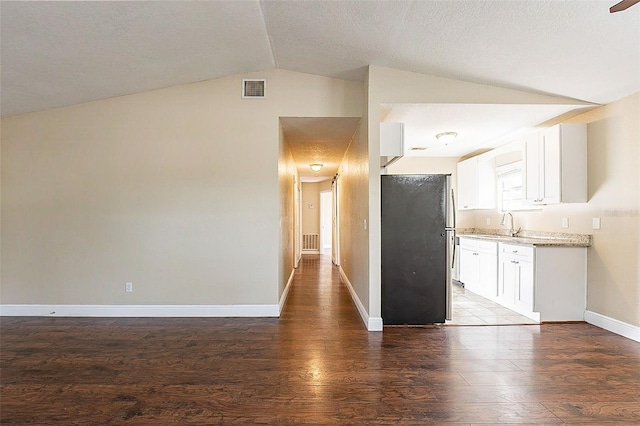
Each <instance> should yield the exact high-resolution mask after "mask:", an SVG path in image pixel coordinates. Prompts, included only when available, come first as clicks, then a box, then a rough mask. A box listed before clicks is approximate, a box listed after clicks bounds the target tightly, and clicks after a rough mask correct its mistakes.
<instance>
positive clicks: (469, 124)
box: [381, 104, 590, 157]
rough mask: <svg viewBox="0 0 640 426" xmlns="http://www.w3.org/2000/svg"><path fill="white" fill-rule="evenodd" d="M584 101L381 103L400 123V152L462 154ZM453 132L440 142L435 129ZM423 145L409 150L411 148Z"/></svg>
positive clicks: (526, 130)
mask: <svg viewBox="0 0 640 426" xmlns="http://www.w3.org/2000/svg"><path fill="white" fill-rule="evenodd" d="M586 108H590V107H585V105H513V104H509V105H505V104H383V105H381V117H383V121H384V122H400V123H404V156H406V157H462V156H465V155H468V154H471V153H474V152H477V151H484V150H488V149H492V148H496V147H498V146H500V145H504V144H506V143H508V142H511V141H512V140H514V139H516V138H518V137H519V136H523V135H525V134H528V133H532V132H534V131H535V129H536V126H538V125H540V124H541V123H544V122H545V121H547V120H550V119H553V118H555V117H558V116H560V115H562V114H565V113H568V112H570V111H578V110H582V109H586ZM443 132H456V133H457V134H458V135H457V137H456V139H455V141H454V142H452V143H450V144H448V145H446V146H445V145H444V144H442V143H441V142H439V141H438V140H437V139H436V135H437V134H438V133H443ZM415 147H419V148H426V149H421V150H412V148H415Z"/></svg>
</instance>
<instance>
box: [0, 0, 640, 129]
mask: <svg viewBox="0 0 640 426" xmlns="http://www.w3.org/2000/svg"><path fill="white" fill-rule="evenodd" d="M615 2H616V1H615V0H583V1H572V0H568V1H558V0H554V1H544V0H524V1H498V0H496V1H494V0H488V1H475V0H474V1H471V0H469V1H424V0H423V1H385V0H370V1H350V0H342V1H277V0H273V1H256V0H248V1H185V2H181V1H175V2H171V1H167V2H165V1H152V2H136V1H113V2H102V1H89V2H11V1H2V2H0V15H1V33H0V47H1V50H0V56H1V61H2V76H1V82H2V84H1V89H2V115H3V116H8V115H13V114H18V113H22V112H28V111H36V110H42V109H46V108H51V107H56V106H63V105H70V104H75V103H80V102H86V101H91V100H96V99H102V98H108V97H112V96H118V95H123V94H128V93H136V92H141V91H145V90H150V89H156V88H161V87H167V86H172V85H178V84H185V83H190V82H195V81H200V80H206V79H212V78H217V77H221V76H226V75H231V74H237V73H243V72H248V71H256V70H261V69H267V68H272V67H278V68H284V69H290V70H295V71H301V72H305V73H310V74H317V75H325V76H330V77H339V78H346V79H354V80H358V79H362V77H363V75H364V69H365V67H366V66H367V65H368V64H374V65H380V66H387V67H391V68H396V69H401V70H409V71H415V72H421V73H425V74H432V75H437V76H442V77H449V78H455V79H461V80H467V81H472V82H480V83H487V84H493V85H497V86H503V87H510V88H519V89H525V90H530V91H535V92H543V93H549V94H556V95H561V96H565V97H571V98H576V99H580V100H585V101H589V102H597V103H607V102H610V101H613V100H616V99H619V98H621V97H624V96H626V95H629V94H631V93H634V92H637V91H638V90H640V6H633V7H631V8H630V9H628V10H626V11H624V12H620V13H616V14H610V13H609V12H608V8H609V6H611V5H612V4H613V3H615Z"/></svg>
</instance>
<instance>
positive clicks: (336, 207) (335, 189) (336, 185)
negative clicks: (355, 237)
mask: <svg viewBox="0 0 640 426" xmlns="http://www.w3.org/2000/svg"><path fill="white" fill-rule="evenodd" d="M331 192H332V193H333V208H332V209H331V210H332V218H331V219H332V220H331V222H332V228H333V229H332V236H333V238H332V240H333V241H332V243H331V261H332V262H333V264H334V265H336V266H340V175H338V174H336V176H335V177H334V178H333V181H332V182H331Z"/></svg>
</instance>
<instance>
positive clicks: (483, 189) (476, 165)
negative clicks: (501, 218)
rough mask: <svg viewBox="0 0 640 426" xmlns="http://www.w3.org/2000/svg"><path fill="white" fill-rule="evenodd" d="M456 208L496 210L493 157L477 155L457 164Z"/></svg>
mask: <svg viewBox="0 0 640 426" xmlns="http://www.w3.org/2000/svg"><path fill="white" fill-rule="evenodd" d="M458 208H459V209H461V210H473V209H494V208H496V168H495V158H494V157H492V156H487V155H478V156H475V157H471V158H469V159H467V160H464V161H461V162H459V163H458Z"/></svg>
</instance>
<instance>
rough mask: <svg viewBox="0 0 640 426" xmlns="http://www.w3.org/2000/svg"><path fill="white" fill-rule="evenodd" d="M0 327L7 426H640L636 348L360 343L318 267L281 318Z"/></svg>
mask: <svg viewBox="0 0 640 426" xmlns="http://www.w3.org/2000/svg"><path fill="white" fill-rule="evenodd" d="M326 257H328V256H326ZM0 326H1V329H0V331H1V342H0V343H1V348H0V384H1V392H2V393H1V395H0V409H1V412H0V423H2V424H3V425H5V424H7V425H9V424H20V425H22V424H38V425H52V424H56V425H58V424H59V425H110V424H118V425H119V424H124V425H126V424H135V425H166V424H177V425H185V424H198V425H207V424H233V423H236V424H307V423H313V424H324V425H329V424H357V425H366V424H429V423H433V424H508V423H512V424H517V423H528V424H563V423H564V424H598V425H602V424H627V425H629V424H640V344H639V343H636V342H633V341H631V340H628V339H625V338H623V337H619V336H616V335H614V334H611V333H609V332H607V331H604V330H601V329H599V328H596V327H593V326H590V325H588V324H550V325H527V326H477V327H473V326H472V327H458V326H446V327H438V326H432V327H425V328H398V327H394V328H387V329H385V331H384V333H368V332H367V331H366V330H365V328H364V326H363V324H362V321H361V319H360V317H359V316H358V313H357V311H356V308H355V306H354V304H353V302H352V301H351V299H350V297H349V293H348V291H347V289H346V288H345V286H344V284H342V283H341V281H340V276H339V274H338V272H337V270H336V269H335V268H334V267H332V266H331V265H330V263H329V261H328V259H325V257H324V256H323V258H322V259H320V257H319V256H310V257H306V256H305V258H304V259H303V260H302V263H301V266H300V268H299V270H298V271H297V272H296V276H295V280H294V284H293V288H292V289H291V292H290V294H289V299H288V301H287V304H286V306H285V309H284V312H283V315H282V317H281V318H279V319H258V318H253V319H242V318H197V319H187V318H174V319H167V318H164V319H163V318H148V319H144V318H138V319H136V318H128V319H124V318H118V319H114V318H8V317H4V318H2V319H1V324H0Z"/></svg>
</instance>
